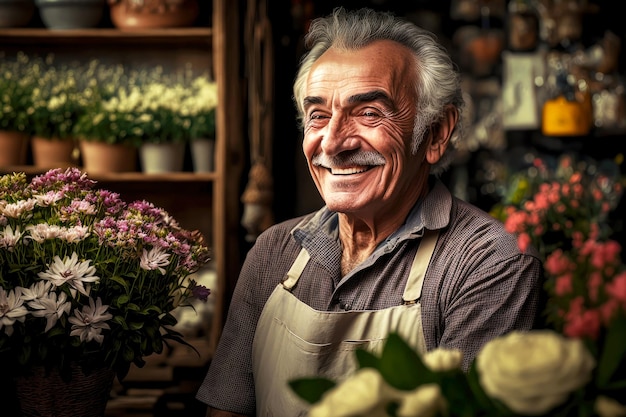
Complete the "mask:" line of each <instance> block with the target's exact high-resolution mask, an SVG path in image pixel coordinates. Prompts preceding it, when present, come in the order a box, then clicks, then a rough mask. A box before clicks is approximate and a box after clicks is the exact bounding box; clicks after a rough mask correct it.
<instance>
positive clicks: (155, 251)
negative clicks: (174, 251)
mask: <svg viewBox="0 0 626 417" xmlns="http://www.w3.org/2000/svg"><path fill="white" fill-rule="evenodd" d="M169 257H170V255H169V254H168V253H167V252H166V251H165V250H164V249H161V248H152V249H150V250H149V251H147V250H146V249H144V250H143V253H142V254H141V260H140V261H139V265H140V266H141V268H142V269H145V270H146V271H152V270H154V269H158V270H159V272H161V274H162V275H165V269H163V268H162V267H164V266H168V265H169V264H170V261H169Z"/></svg>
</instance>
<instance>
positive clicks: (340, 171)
mask: <svg viewBox="0 0 626 417" xmlns="http://www.w3.org/2000/svg"><path fill="white" fill-rule="evenodd" d="M365 171H367V167H362V168H356V167H354V168H331V170H330V172H331V173H332V174H333V175H350V174H359V173H361V172H365Z"/></svg>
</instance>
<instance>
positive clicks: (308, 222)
mask: <svg viewBox="0 0 626 417" xmlns="http://www.w3.org/2000/svg"><path fill="white" fill-rule="evenodd" d="M429 182H430V191H429V192H428V194H426V196H425V197H424V198H421V199H419V200H418V201H417V202H416V203H415V205H414V206H413V208H412V209H411V212H410V213H409V215H408V216H407V218H406V221H405V223H404V224H403V225H402V226H401V227H400V228H399V229H398V230H396V231H395V232H394V233H393V234H392V235H391V236H389V237H388V238H387V239H386V240H385V241H384V242H383V243H381V246H380V247H379V249H380V248H381V247H386V248H387V250H391V249H393V247H395V246H396V245H397V244H398V243H400V242H402V241H404V240H406V239H414V238H418V237H421V236H422V235H423V234H424V228H426V229H429V230H438V229H442V228H444V227H446V226H447V225H448V223H449V222H450V211H451V208H452V194H451V193H450V191H449V190H448V188H447V187H446V186H445V185H444V184H443V182H441V180H439V179H436V178H434V177H433V178H431V180H430V181H429ZM338 217H339V216H338V215H337V213H336V212H332V211H330V210H328V208H327V207H326V206H324V207H322V208H321V209H320V210H318V211H317V212H315V213H314V214H313V215H312V216H307V217H306V218H305V219H303V220H302V221H301V222H300V223H299V224H298V225H296V227H294V228H293V229H292V231H291V233H292V235H293V236H294V238H295V239H296V240H298V241H299V242H300V244H301V245H302V246H303V247H305V248H307V249H308V248H310V246H311V245H313V246H317V245H316V244H315V243H314V242H315V241H316V240H317V239H320V238H322V239H323V240H325V241H328V240H334V241H337V239H338V234H339V227H338V226H339V221H338Z"/></svg>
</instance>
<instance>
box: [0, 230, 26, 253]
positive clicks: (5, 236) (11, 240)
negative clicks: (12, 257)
mask: <svg viewBox="0 0 626 417" xmlns="http://www.w3.org/2000/svg"><path fill="white" fill-rule="evenodd" d="M21 237H22V232H21V231H20V227H19V226H16V227H15V230H13V228H12V227H11V225H7V226H6V227H5V228H4V230H3V231H0V248H4V249H8V250H9V252H12V251H13V248H14V247H15V245H17V242H19V240H20V238H21Z"/></svg>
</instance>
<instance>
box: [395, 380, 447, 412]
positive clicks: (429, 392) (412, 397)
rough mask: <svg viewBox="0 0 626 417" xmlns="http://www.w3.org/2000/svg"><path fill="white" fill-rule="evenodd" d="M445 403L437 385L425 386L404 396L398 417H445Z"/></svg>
mask: <svg viewBox="0 0 626 417" xmlns="http://www.w3.org/2000/svg"><path fill="white" fill-rule="evenodd" d="M446 410H447V403H446V400H445V398H444V397H443V395H442V394H441V389H440V388H439V385H437V384H425V385H421V386H419V387H418V388H417V389H415V390H413V391H411V392H409V393H408V394H406V395H405V396H404V398H403V399H402V402H401V403H400V408H398V417H434V416H437V415H445V412H446Z"/></svg>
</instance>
